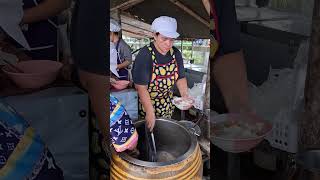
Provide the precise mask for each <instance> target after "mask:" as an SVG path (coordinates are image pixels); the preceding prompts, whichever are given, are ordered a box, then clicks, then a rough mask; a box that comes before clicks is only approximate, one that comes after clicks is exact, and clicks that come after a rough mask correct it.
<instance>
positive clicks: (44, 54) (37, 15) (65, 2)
mask: <svg viewBox="0 0 320 180" xmlns="http://www.w3.org/2000/svg"><path fill="white" fill-rule="evenodd" d="M69 5H70V2H69V0H23V9H24V14H23V17H22V20H21V28H22V31H23V33H24V36H25V38H26V40H27V41H28V43H29V45H30V48H31V50H30V51H28V50H25V51H24V52H25V54H26V55H27V56H29V57H30V58H31V59H33V60H43V59H45V60H57V59H58V56H59V54H58V49H57V46H58V40H57V33H58V18H57V15H59V14H60V13H61V12H63V11H64V10H65V9H67V8H68V7H69ZM16 46H17V47H18V48H21V47H20V45H16Z"/></svg>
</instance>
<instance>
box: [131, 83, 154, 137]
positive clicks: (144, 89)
mask: <svg viewBox="0 0 320 180" xmlns="http://www.w3.org/2000/svg"><path fill="white" fill-rule="evenodd" d="M135 87H136V89H137V91H138V95H139V98H140V102H141V104H142V106H143V108H144V111H145V112H146V117H145V119H146V121H147V126H148V128H149V129H150V131H152V130H153V127H154V124H155V118H156V117H155V112H154V108H153V105H152V102H151V98H150V95H149V92H148V86H145V85H138V84H135Z"/></svg>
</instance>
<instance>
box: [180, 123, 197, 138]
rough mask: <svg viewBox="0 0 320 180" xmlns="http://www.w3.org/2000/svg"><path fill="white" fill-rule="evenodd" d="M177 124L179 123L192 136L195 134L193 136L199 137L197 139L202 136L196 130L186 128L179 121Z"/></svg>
mask: <svg viewBox="0 0 320 180" xmlns="http://www.w3.org/2000/svg"><path fill="white" fill-rule="evenodd" d="M175 121H176V120H175ZM176 123H178V124H180V125H181V126H183V127H185V128H186V129H187V130H188V131H189V133H191V134H193V135H195V136H197V137H200V134H198V133H197V131H196V129H195V128H189V127H186V126H184V125H183V124H182V123H180V122H179V121H176Z"/></svg>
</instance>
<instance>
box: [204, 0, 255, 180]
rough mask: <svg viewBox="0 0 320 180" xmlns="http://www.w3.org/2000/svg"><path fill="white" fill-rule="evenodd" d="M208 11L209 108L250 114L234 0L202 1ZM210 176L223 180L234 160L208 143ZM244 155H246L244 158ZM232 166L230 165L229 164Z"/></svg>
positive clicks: (221, 111) (224, 111)
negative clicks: (211, 168)
mask: <svg viewBox="0 0 320 180" xmlns="http://www.w3.org/2000/svg"><path fill="white" fill-rule="evenodd" d="M202 2H203V4H204V6H205V9H206V10H207V12H208V14H210V24H211V28H210V36H211V38H210V41H211V44H210V65H211V70H212V71H211V77H212V78H211V80H212V81H213V83H211V84H213V86H211V89H210V91H211V93H210V94H211V97H212V99H214V101H211V102H212V103H211V105H210V106H211V107H210V109H211V110H214V111H217V112H218V113H253V111H252V109H251V106H250V103H249V93H248V80H247V72H246V64H245V60H244V55H243V52H242V50H241V45H240V26H239V23H238V21H237V14H236V9H235V1H234V0H223V1H217V0H202ZM210 149H211V156H212V157H211V158H210V159H211V163H210V164H212V167H213V168H214V169H213V170H212V171H214V172H217V173H212V174H211V178H212V179H226V176H227V174H228V172H227V170H228V169H230V168H229V167H228V163H229V162H231V160H232V161H233V160H234V159H230V158H232V157H231V156H228V154H227V153H226V152H225V151H223V150H221V149H220V148H218V147H217V146H215V145H213V144H212V143H211V144H210ZM246 158H247V157H246ZM231 166H233V165H231Z"/></svg>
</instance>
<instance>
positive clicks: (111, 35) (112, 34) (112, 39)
mask: <svg viewBox="0 0 320 180" xmlns="http://www.w3.org/2000/svg"><path fill="white" fill-rule="evenodd" d="M113 41H114V33H113V32H110V42H113Z"/></svg>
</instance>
